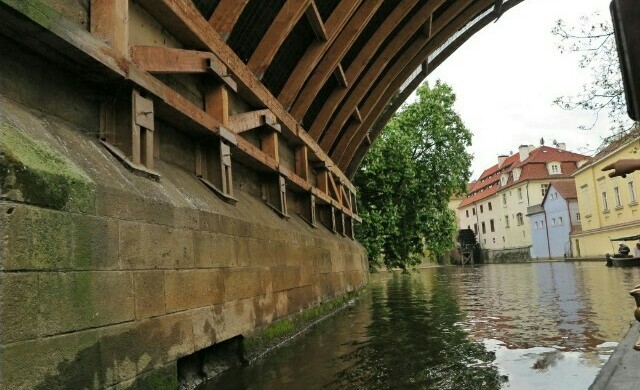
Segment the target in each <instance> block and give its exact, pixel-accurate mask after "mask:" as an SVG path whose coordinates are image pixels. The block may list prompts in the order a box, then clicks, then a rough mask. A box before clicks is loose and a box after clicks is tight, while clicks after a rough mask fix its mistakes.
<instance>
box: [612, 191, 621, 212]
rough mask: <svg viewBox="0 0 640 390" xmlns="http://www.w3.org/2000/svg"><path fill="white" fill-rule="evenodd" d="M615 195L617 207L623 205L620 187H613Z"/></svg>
mask: <svg viewBox="0 0 640 390" xmlns="http://www.w3.org/2000/svg"><path fill="white" fill-rule="evenodd" d="M613 197H614V199H615V201H616V207H622V199H620V188H618V187H613Z"/></svg>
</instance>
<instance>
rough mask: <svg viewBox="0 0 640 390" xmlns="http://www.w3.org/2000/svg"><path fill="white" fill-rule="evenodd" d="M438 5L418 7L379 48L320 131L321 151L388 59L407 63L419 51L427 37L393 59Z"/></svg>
mask: <svg viewBox="0 0 640 390" xmlns="http://www.w3.org/2000/svg"><path fill="white" fill-rule="evenodd" d="M471 1H472V0H460V1H457V2H456V3H454V5H452V6H451V7H450V8H448V9H447V11H445V13H444V14H443V15H442V16H441V18H444V19H447V17H448V16H451V15H454V13H455V12H456V11H457V12H459V11H460V10H461V9H463V6H466V5H467V4H469V3H470V2H471ZM441 2H443V0H431V1H428V2H427V3H426V4H425V5H424V6H422V7H421V8H420V10H419V11H418V12H416V13H415V14H414V15H413V17H412V18H411V19H410V20H409V22H408V23H407V24H406V25H405V26H404V28H403V29H402V31H400V32H399V33H398V34H397V35H396V36H395V37H394V38H393V39H392V40H391V42H390V43H389V44H388V45H387V46H386V47H385V48H384V49H383V51H382V53H381V54H380V55H379V56H378V57H376V58H375V60H374V61H373V64H371V66H370V67H369V68H368V70H367V72H366V73H365V74H364V75H363V76H362V77H361V78H360V79H359V80H358V81H357V83H356V84H354V86H353V88H352V89H351V91H350V93H349V96H348V97H347V99H346V100H345V101H343V102H342V103H341V104H340V108H339V109H338V113H337V114H335V119H334V120H333V121H332V122H331V124H330V125H329V126H328V127H327V129H326V130H325V131H324V134H323V136H322V140H321V141H320V147H321V148H323V149H324V150H330V149H331V148H332V147H333V145H334V143H335V142H336V140H337V138H338V135H339V134H340V131H341V130H342V128H343V126H344V125H345V123H346V122H347V119H349V115H351V113H352V112H353V110H354V109H355V107H357V106H358V104H359V103H360V101H361V99H362V98H363V97H364V96H366V95H367V92H368V91H369V90H370V89H371V87H372V86H373V85H374V83H375V81H376V80H377V79H378V77H379V76H380V75H381V74H382V72H383V71H384V70H385V69H386V67H387V65H388V64H389V63H390V62H391V61H392V60H394V64H398V63H406V62H407V61H408V60H410V59H411V58H413V56H414V55H415V53H416V51H417V50H420V48H422V47H423V46H424V45H425V44H426V43H427V42H428V40H429V38H426V37H418V38H417V39H416V40H415V41H413V43H412V44H411V45H410V47H411V50H413V52H411V50H409V49H407V50H405V52H404V54H403V55H404V57H402V58H396V55H397V54H398V52H399V51H400V50H401V49H402V48H403V47H404V44H405V43H406V42H407V41H409V40H410V39H411V38H412V37H413V36H414V34H415V33H416V32H417V31H418V29H420V27H421V26H422V25H423V23H424V21H425V20H426V19H427V18H429V17H430V15H431V13H432V12H433V11H434V10H435V9H436V6H437V5H439V4H440V3H441ZM441 20H442V19H441ZM440 25H442V26H444V23H441V24H440ZM407 57H408V58H407ZM360 112H361V113H362V114H363V115H366V113H365V112H363V107H362V106H361V107H360Z"/></svg>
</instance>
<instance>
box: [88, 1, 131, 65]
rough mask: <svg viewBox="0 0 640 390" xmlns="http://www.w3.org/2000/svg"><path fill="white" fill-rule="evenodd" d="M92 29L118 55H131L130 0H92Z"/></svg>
mask: <svg viewBox="0 0 640 390" xmlns="http://www.w3.org/2000/svg"><path fill="white" fill-rule="evenodd" d="M89 24H90V31H91V34H93V35H95V36H96V37H98V38H100V39H103V40H105V41H106V42H107V43H108V44H109V46H111V47H112V48H113V49H114V50H115V52H116V53H117V55H118V56H121V57H128V56H129V1H128V0H91V5H90V22H89Z"/></svg>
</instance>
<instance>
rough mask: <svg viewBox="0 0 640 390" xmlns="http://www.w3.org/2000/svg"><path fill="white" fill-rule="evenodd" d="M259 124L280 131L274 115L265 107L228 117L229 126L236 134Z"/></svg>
mask: <svg viewBox="0 0 640 390" xmlns="http://www.w3.org/2000/svg"><path fill="white" fill-rule="evenodd" d="M261 126H269V127H270V128H272V129H273V130H275V131H277V132H280V125H279V124H278V122H277V120H276V116H275V115H273V113H272V112H271V111H270V110H267V109H264V110H256V111H249V112H243V113H241V114H237V115H233V116H231V117H230V118H229V127H231V129H232V130H233V131H234V132H235V133H236V134H239V133H243V132H245V131H249V130H253V129H257V128H258V127H261Z"/></svg>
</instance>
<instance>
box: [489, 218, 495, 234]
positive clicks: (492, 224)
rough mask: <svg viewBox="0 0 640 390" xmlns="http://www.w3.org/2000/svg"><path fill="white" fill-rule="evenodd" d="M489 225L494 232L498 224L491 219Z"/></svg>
mask: <svg viewBox="0 0 640 390" xmlns="http://www.w3.org/2000/svg"><path fill="white" fill-rule="evenodd" d="M489 226H490V228H491V232H492V233H493V232H495V231H496V225H495V223H494V222H493V219H492V220H490V221H489Z"/></svg>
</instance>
